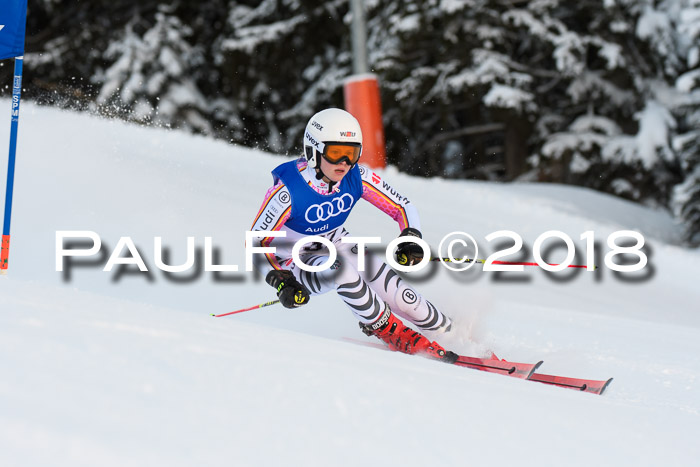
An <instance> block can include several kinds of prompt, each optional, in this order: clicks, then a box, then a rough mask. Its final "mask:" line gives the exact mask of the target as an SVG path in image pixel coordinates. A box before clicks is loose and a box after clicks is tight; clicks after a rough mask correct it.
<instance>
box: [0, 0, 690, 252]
mask: <svg viewBox="0 0 700 467" xmlns="http://www.w3.org/2000/svg"><path fill="white" fill-rule="evenodd" d="M365 6H366V10H367V26H368V34H369V37H368V48H369V62H370V67H371V69H372V71H373V72H374V73H375V74H376V75H377V76H378V77H379V82H380V88H381V92H382V107H383V110H384V123H385V131H386V139H387V146H388V155H389V162H390V163H392V164H395V165H397V166H398V167H399V168H400V169H401V170H403V171H406V172H409V173H413V174H422V175H427V176H431V175H441V176H448V177H455V178H481V179H492V180H510V179H515V178H522V179H538V180H543V181H546V180H549V181H556V182H565V183H575V184H579V185H582V186H588V187H592V188H595V189H599V190H603V191H607V192H610V193H615V194H617V195H620V196H624V197H627V198H629V199H634V200H638V201H641V202H645V203H648V204H654V205H658V206H663V207H666V208H670V209H672V210H673V211H674V212H675V213H677V215H678V216H679V218H680V219H681V220H682V221H683V222H684V224H685V225H686V226H687V236H686V237H687V239H688V241H689V242H691V243H694V244H698V243H700V240H698V235H697V232H698V231H700V220H698V219H699V216H698V214H697V213H698V212H699V211H700V207H699V206H698V203H699V201H698V188H697V187H698V169H697V167H698V162H699V161H698V156H697V155H698V154H699V153H700V147H699V146H698V145H699V142H698V141H699V137H698V128H699V127H700V0H588V1H584V2H567V1H564V0H530V1H513V0H508V1H504V0H367V1H366V2H365ZM350 22H351V13H350V10H349V4H348V0H330V1H327V2H316V1H312V0H207V1H196V0H172V1H170V2H165V1H163V0H139V1H136V0H123V1H120V2H108V1H105V0H94V1H92V2H70V1H68V0H29V15H28V36H27V54H26V56H25V67H26V72H25V86H26V88H27V92H26V95H27V97H30V98H34V99H37V100H39V101H42V102H51V103H54V104H58V105H70V106H73V107H78V108H90V107H92V108H100V109H101V110H103V111H111V112H113V113H115V114H118V115H119V116H121V117H123V118H129V119H136V120H139V121H148V122H158V123H160V124H167V125H172V126H177V127H186V128H190V129H192V130H195V131H202V132H210V133H212V134H214V135H216V136H219V137H223V138H226V139H227V140H230V141H234V142H237V143H242V144H246V145H249V146H258V147H262V148H266V149H269V150H271V151H274V152H281V153H285V152H286V153H297V152H298V151H299V149H300V141H301V135H302V131H303V127H304V124H305V122H306V120H307V119H308V117H309V116H310V115H312V114H313V113H314V112H316V111H317V110H319V109H321V108H324V107H328V106H338V107H341V106H343V93H342V85H343V80H344V79H345V77H347V76H348V75H349V74H350V73H351V53H350V49H351V48H350V34H349V30H350V27H349V26H350ZM2 65H4V64H2ZM10 68H11V67H8V66H0V79H4V80H5V82H7V83H10V79H9V75H10V73H11V70H10ZM5 77H7V79H5ZM0 91H1V92H4V93H7V92H9V89H8V86H5V87H4V88H1V89H0Z"/></svg>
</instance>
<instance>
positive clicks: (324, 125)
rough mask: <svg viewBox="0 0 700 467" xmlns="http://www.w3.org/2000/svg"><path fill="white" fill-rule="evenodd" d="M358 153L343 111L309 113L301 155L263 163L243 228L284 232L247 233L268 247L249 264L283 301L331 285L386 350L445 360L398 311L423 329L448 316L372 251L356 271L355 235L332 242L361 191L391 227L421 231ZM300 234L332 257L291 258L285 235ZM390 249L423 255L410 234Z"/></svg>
mask: <svg viewBox="0 0 700 467" xmlns="http://www.w3.org/2000/svg"><path fill="white" fill-rule="evenodd" d="M361 153H362V131H361V130H360V125H359V123H358V121H357V120H356V119H355V118H354V117H353V116H352V115H351V114H349V113H348V112H346V111H344V110H341V109H334V108H331V109H326V110H323V111H321V112H319V113H317V114H316V115H314V116H313V117H312V118H311V120H309V122H308V124H307V126H306V130H305V132H304V155H303V156H302V157H300V158H299V159H298V160H295V161H290V162H286V163H284V164H281V165H279V166H278V167H277V168H275V169H274V170H273V171H272V176H273V186H272V188H270V189H269V190H268V191H267V194H266V195H265V199H264V201H263V203H262V207H261V208H260V210H259V211H258V214H257V216H256V218H255V222H254V223H253V226H252V228H251V230H253V231H284V232H285V233H286V235H285V236H284V237H279V236H275V237H273V236H267V237H265V236H261V237H258V239H256V245H254V246H258V247H275V253H274V254H273V253H266V254H265V259H264V260H261V261H258V262H257V264H256V267H257V268H258V269H259V270H260V271H261V272H262V273H263V274H265V280H266V282H267V283H268V284H270V285H271V286H272V287H274V288H275V289H276V290H277V297H278V298H279V300H280V302H281V303H282V305H283V306H285V307H287V308H295V307H299V306H302V305H305V304H307V303H308V302H309V298H310V296H311V295H316V294H323V293H326V292H328V291H331V290H334V291H336V292H337V294H338V296H339V297H340V298H341V299H342V300H343V302H345V304H346V305H347V307H348V308H349V309H350V311H352V312H353V313H354V314H355V316H356V317H357V319H359V321H360V328H361V329H362V331H363V332H364V333H365V334H367V335H368V336H371V335H374V336H376V337H378V338H379V339H381V340H382V341H384V342H385V343H386V344H388V345H389V347H390V348H391V349H392V350H398V351H400V352H404V353H408V354H416V353H418V354H427V356H429V357H432V358H436V359H440V360H444V361H446V362H449V363H452V362H454V361H455V360H456V359H457V354H455V353H454V352H450V351H446V350H445V349H444V348H443V347H441V346H440V345H439V344H438V343H437V342H431V341H430V340H428V339H427V338H426V337H425V336H423V334H421V333H420V332H416V331H414V330H413V329H411V328H409V327H407V326H405V325H404V323H403V322H402V321H401V319H400V318H399V317H398V316H397V315H399V316H401V317H403V318H405V319H407V320H409V321H410V322H412V323H413V324H414V325H415V326H416V327H417V328H418V329H419V330H421V331H428V332H430V333H431V334H432V335H440V334H441V333H442V332H445V331H448V330H449V329H450V327H451V320H450V318H448V317H447V316H445V315H444V314H442V313H441V312H440V311H439V310H438V309H437V308H436V307H435V306H434V305H433V304H432V303H430V302H429V301H428V300H426V299H425V298H423V296H422V295H421V294H419V293H418V292H416V291H415V290H414V289H413V288H411V287H410V286H409V285H408V284H407V283H406V282H405V281H403V280H402V279H401V278H400V277H399V276H398V274H397V273H396V272H395V271H394V270H392V269H391V268H390V267H389V266H387V264H385V263H384V262H383V261H382V260H381V259H380V258H378V257H377V256H376V255H366V256H365V267H364V271H360V270H359V269H361V268H360V267H358V255H357V251H358V247H357V244H355V243H343V242H341V239H342V238H343V237H345V236H347V235H348V231H347V230H345V228H344V227H343V223H344V222H345V220H346V219H347V217H348V215H349V214H350V211H351V210H352V208H353V206H355V203H357V201H359V200H360V198H362V199H364V200H366V201H369V202H370V203H372V204H373V205H375V206H376V207H378V208H379V209H381V210H382V211H383V212H385V213H386V214H388V215H389V216H390V217H391V218H392V219H394V220H395V221H396V222H398V224H399V228H400V229H401V234H400V236H409V237H411V236H413V237H418V238H421V233H420V230H419V229H420V223H419V219H418V213H417V211H416V209H415V208H414V207H413V205H412V204H411V203H410V202H409V201H408V199H406V198H405V197H403V196H401V195H400V194H399V193H398V192H397V191H396V190H394V189H393V188H392V187H391V186H390V185H389V184H388V183H386V182H385V181H384V180H382V179H381V178H380V177H379V176H378V175H377V174H375V173H374V172H373V171H371V170H369V169H368V168H366V167H364V166H361V165H358V163H357V162H358V160H359V159H360V154H361ZM308 236H321V237H323V238H325V239H327V240H329V241H330V242H332V243H333V245H334V246H335V248H336V250H337V260H336V261H335V263H334V264H333V265H332V266H331V267H330V268H328V269H326V270H324V271H321V272H309V271H305V270H303V269H302V268H300V267H299V266H298V265H297V264H296V263H295V262H294V261H293V260H292V245H293V244H294V243H295V242H296V241H297V240H299V239H301V238H304V237H308ZM329 255H330V252H329V251H328V249H327V248H326V247H325V246H323V245H322V244H321V243H320V242H316V243H310V244H307V245H306V246H304V247H303V248H302V249H301V251H300V252H299V257H300V259H301V260H302V261H303V262H304V263H305V264H306V265H308V266H318V265H322V264H326V262H327V261H328V259H329ZM258 257H260V256H258ZM396 258H397V262H398V264H402V265H413V264H417V263H419V262H420V261H421V260H422V259H423V250H422V248H421V247H420V246H419V245H417V244H416V243H414V242H404V243H401V244H400V245H399V247H398V249H397V250H396Z"/></svg>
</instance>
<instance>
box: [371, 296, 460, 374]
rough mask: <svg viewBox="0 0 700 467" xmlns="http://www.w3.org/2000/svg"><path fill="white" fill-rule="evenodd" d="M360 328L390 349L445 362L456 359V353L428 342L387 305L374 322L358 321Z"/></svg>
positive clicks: (452, 361)
mask: <svg viewBox="0 0 700 467" xmlns="http://www.w3.org/2000/svg"><path fill="white" fill-rule="evenodd" d="M360 329H362V332H364V333H365V334H367V335H368V336H376V337H378V338H379V339H381V340H383V341H384V342H385V343H387V344H388V345H389V348H390V349H391V350H397V351H399V352H403V353H407V354H410V355H414V354H422V355H426V356H428V357H431V358H435V359H437V360H442V361H444V362H447V363H454V362H455V361H457V357H458V355H457V354H456V353H454V352H450V351H449V350H445V349H444V348H443V347H442V346H441V345H440V344H438V343H437V342H430V341H429V340H428V339H427V338H426V337H425V336H424V335H423V334H421V333H419V332H418V331H414V330H413V329H411V328H409V327H407V326H406V325H405V324H403V322H401V320H400V319H399V318H398V317H397V316H396V315H394V314H393V313H392V312H391V310H389V307H387V308H386V310H384V314H383V315H382V317H381V318H379V319H378V320H377V321H376V322H374V323H372V324H363V323H360Z"/></svg>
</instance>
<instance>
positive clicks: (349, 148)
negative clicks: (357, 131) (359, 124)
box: [323, 143, 362, 165]
mask: <svg viewBox="0 0 700 467" xmlns="http://www.w3.org/2000/svg"><path fill="white" fill-rule="evenodd" d="M361 152H362V144H360V143H326V145H325V147H324V148H323V158H324V159H326V160H327V161H328V162H330V163H331V164H334V165H335V164H340V163H341V162H342V161H345V162H347V163H348V165H355V164H357V161H358V160H359V159H360V153H361Z"/></svg>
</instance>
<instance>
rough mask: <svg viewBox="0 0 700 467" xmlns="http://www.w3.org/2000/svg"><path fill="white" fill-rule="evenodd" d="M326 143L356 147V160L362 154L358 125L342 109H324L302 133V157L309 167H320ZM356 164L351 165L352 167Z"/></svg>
mask: <svg viewBox="0 0 700 467" xmlns="http://www.w3.org/2000/svg"><path fill="white" fill-rule="evenodd" d="M328 143H340V144H350V145H353V146H355V145H356V146H357V147H358V148H359V151H358V153H357V158H358V159H359V157H360V155H361V154H362V130H361V129H360V123H359V122H358V121H357V119H356V118H355V117H353V116H352V115H351V114H350V113H349V112H346V111H345V110H342V109H326V110H322V111H320V112H318V113H317V114H316V115H314V116H313V117H311V120H309V123H308V124H307V125H306V130H305V131H304V155H306V159H307V160H308V161H309V165H310V166H311V167H314V168H320V167H321V157H322V156H323V154H324V150H325V149H326V144H328ZM355 163H357V160H355V162H353V163H351V165H354V164H355Z"/></svg>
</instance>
